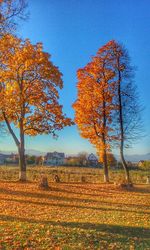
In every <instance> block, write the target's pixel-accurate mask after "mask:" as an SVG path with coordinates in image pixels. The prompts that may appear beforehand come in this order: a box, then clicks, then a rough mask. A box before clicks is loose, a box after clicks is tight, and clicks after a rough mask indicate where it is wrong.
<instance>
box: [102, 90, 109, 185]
mask: <svg viewBox="0 0 150 250" xmlns="http://www.w3.org/2000/svg"><path fill="white" fill-rule="evenodd" d="M105 131H106V102H105V92H104V90H103V134H102V143H103V145H102V146H103V166H104V182H106V183H108V182H109V174H108V164H107V154H106V150H107V149H106V135H105V133H106V132H105Z"/></svg>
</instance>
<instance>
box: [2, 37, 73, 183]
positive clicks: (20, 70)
mask: <svg viewBox="0 0 150 250" xmlns="http://www.w3.org/2000/svg"><path fill="white" fill-rule="evenodd" d="M0 47H1V50H0V53H1V54H2V55H3V57H2V59H1V67H0V81H1V83H2V86H1V92H0V110H1V113H0V119H1V121H5V123H6V125H7V127H8V130H9V132H10V134H11V135H12V137H13V139H14V141H15V143H16V146H17V148H18V153H19V165H20V177H19V178H20V180H21V181H24V180H26V162H25V135H31V136H35V135H38V134H52V135H53V136H56V131H58V130H61V129H62V128H63V127H64V126H67V125H71V124H72V122H71V120H70V119H69V118H67V117H66V116H65V115H64V114H63V112H62V106H61V105H60V104H59V102H58V100H59V93H58V89H59V88H60V89H61V88H62V87H63V82H62V74H61V72H60V71H59V69H58V68H57V67H56V66H54V64H53V63H52V62H51V60H50V55H49V54H48V53H46V52H44V51H43V48H42V44H41V43H37V44H36V45H32V44H31V42H30V41H29V40H28V39H27V40H25V41H22V40H21V39H18V38H16V37H14V36H12V35H8V34H7V35H4V36H3V37H2V38H1V39H0ZM12 124H14V125H15V126H16V127H17V128H18V129H19V137H17V135H16V133H15V130H14V129H13V126H12Z"/></svg>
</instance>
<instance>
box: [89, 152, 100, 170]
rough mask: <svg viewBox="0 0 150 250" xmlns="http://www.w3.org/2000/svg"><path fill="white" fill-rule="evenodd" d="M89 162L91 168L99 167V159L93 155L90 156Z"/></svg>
mask: <svg viewBox="0 0 150 250" xmlns="http://www.w3.org/2000/svg"><path fill="white" fill-rule="evenodd" d="M87 161H88V165H89V166H91V167H97V166H98V159H97V157H96V156H95V155H94V154H93V153H92V154H89V156H88V158H87Z"/></svg>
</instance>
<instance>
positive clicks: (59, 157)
mask: <svg viewBox="0 0 150 250" xmlns="http://www.w3.org/2000/svg"><path fill="white" fill-rule="evenodd" d="M64 162H65V154H64V153H58V152H52V153H47V155H46V157H45V164H46V165H51V166H59V165H64Z"/></svg>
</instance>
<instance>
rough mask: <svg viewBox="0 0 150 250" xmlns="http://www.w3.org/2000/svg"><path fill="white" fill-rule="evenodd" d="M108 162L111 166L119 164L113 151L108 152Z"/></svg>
mask: <svg viewBox="0 0 150 250" xmlns="http://www.w3.org/2000/svg"><path fill="white" fill-rule="evenodd" d="M107 162H108V166H109V167H115V166H116V165H117V160H116V158H115V156H114V154H113V153H112V152H108V153H107Z"/></svg>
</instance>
